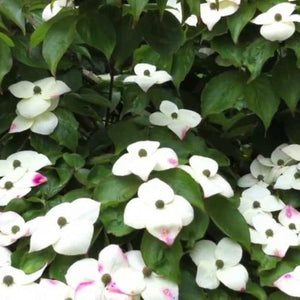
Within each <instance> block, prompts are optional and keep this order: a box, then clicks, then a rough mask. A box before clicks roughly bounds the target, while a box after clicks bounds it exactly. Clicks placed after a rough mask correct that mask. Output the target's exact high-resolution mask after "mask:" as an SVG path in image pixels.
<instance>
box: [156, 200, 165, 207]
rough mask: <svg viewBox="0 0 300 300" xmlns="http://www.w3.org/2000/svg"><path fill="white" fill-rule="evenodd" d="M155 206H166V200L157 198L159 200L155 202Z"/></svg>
mask: <svg viewBox="0 0 300 300" xmlns="http://www.w3.org/2000/svg"><path fill="white" fill-rule="evenodd" d="M155 206H156V208H158V209H162V208H164V206H165V202H164V201H162V200H157V201H156V202H155Z"/></svg>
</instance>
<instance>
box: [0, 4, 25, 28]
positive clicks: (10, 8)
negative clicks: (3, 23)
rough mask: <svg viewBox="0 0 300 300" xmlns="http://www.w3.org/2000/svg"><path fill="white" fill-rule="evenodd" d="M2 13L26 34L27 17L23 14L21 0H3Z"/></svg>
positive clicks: (0, 9)
mask: <svg viewBox="0 0 300 300" xmlns="http://www.w3.org/2000/svg"><path fill="white" fill-rule="evenodd" d="M0 12H1V13H2V14H3V15H4V16H5V17H6V18H7V19H9V20H11V21H12V22H13V23H15V24H16V25H17V26H18V27H19V28H20V29H21V30H22V32H23V34H25V17H24V15H23V12H22V1H21V0H13V1H12V0H1V2H0Z"/></svg>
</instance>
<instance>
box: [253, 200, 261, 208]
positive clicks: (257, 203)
mask: <svg viewBox="0 0 300 300" xmlns="http://www.w3.org/2000/svg"><path fill="white" fill-rule="evenodd" d="M252 207H253V208H259V207H260V203H259V202H258V201H254V202H253V204H252Z"/></svg>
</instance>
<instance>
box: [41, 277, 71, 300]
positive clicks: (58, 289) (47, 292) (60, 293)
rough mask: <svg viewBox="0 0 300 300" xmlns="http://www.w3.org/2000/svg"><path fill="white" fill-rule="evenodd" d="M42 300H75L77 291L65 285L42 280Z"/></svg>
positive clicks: (51, 280) (50, 280) (59, 282)
mask: <svg viewBox="0 0 300 300" xmlns="http://www.w3.org/2000/svg"><path fill="white" fill-rule="evenodd" d="M39 293H40V299H45V300H54V299H55V300H66V299H69V300H73V299H74V294H75V290H74V289H73V288H71V287H70V286H68V285H66V284H65V283H63V282H61V281H58V280H54V279H46V278H42V279H41V280H40V283H39Z"/></svg>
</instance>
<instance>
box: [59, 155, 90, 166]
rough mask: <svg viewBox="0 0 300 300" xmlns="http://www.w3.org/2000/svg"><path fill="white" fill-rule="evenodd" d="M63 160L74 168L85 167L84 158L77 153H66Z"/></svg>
mask: <svg viewBox="0 0 300 300" xmlns="http://www.w3.org/2000/svg"><path fill="white" fill-rule="evenodd" d="M63 159H64V160H65V162H66V163H67V164H68V165H69V166H70V167H73V168H76V169H78V168H82V167H83V166H84V165H85V160H84V158H83V157H82V156H81V155H80V154H77V153H64V154H63Z"/></svg>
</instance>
